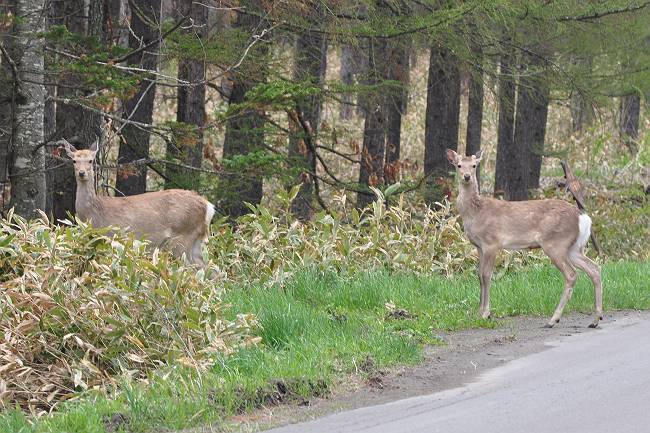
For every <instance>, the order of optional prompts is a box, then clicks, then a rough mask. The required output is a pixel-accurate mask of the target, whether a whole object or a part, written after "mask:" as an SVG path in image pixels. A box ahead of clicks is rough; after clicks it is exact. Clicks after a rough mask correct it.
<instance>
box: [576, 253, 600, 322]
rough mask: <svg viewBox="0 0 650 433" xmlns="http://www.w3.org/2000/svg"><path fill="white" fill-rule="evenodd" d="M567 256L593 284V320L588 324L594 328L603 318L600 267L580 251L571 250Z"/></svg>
mask: <svg viewBox="0 0 650 433" xmlns="http://www.w3.org/2000/svg"><path fill="white" fill-rule="evenodd" d="M569 258H570V259H571V262H572V263H573V265H574V266H575V267H577V268H578V269H581V270H583V271H584V272H585V273H586V274H587V275H588V276H589V278H590V279H591V282H592V283H593V284H594V307H595V313H594V320H593V322H591V324H590V325H589V327H590V328H595V327H596V326H598V323H599V322H600V321H601V320H602V318H603V286H602V280H601V278H600V268H599V267H598V265H597V264H596V263H594V262H593V261H592V260H591V259H590V258H589V257H587V256H585V255H584V253H583V252H582V251H578V250H572V251H571V252H570V255H569Z"/></svg>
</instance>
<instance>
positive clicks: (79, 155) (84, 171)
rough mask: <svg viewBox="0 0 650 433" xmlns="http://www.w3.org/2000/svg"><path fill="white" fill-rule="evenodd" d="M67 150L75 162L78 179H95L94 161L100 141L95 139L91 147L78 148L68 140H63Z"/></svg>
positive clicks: (75, 172) (83, 180)
mask: <svg viewBox="0 0 650 433" xmlns="http://www.w3.org/2000/svg"><path fill="white" fill-rule="evenodd" d="M63 145H64V146H65V152H66V153H67V154H68V156H69V157H70V159H71V160H72V163H73V164H74V175H75V178H76V179H77V181H81V182H87V181H89V180H91V179H94V176H95V173H94V168H93V162H94V161H95V155H97V147H98V141H95V142H94V143H93V144H92V146H90V148H89V149H83V150H77V149H76V148H75V147H74V146H73V145H72V144H70V143H69V142H68V141H67V140H65V139H64V140H63Z"/></svg>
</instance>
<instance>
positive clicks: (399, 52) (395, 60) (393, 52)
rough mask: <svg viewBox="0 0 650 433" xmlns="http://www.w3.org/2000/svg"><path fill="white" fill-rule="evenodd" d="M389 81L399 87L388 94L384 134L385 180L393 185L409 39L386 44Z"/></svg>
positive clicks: (405, 95)
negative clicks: (385, 131)
mask: <svg viewBox="0 0 650 433" xmlns="http://www.w3.org/2000/svg"><path fill="white" fill-rule="evenodd" d="M388 44H389V45H388V50H389V53H388V57H387V58H389V59H391V62H390V66H389V71H388V74H389V79H390V80H392V81H395V82H397V83H399V87H396V88H393V89H391V91H390V92H389V94H388V105H387V111H388V112H387V117H388V129H387V133H386V164H385V173H384V174H385V178H386V182H388V183H395V182H397V180H398V178H399V170H400V167H399V165H400V164H399V159H400V150H401V149H400V148H401V141H402V140H401V137H402V116H403V115H404V114H405V113H406V106H407V103H408V86H409V73H410V68H409V67H410V62H409V52H410V51H411V47H412V41H411V39H410V38H398V39H394V40H392V41H389V42H388Z"/></svg>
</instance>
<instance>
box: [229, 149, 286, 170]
mask: <svg viewBox="0 0 650 433" xmlns="http://www.w3.org/2000/svg"><path fill="white" fill-rule="evenodd" d="M282 162H284V157H283V156H282V155H278V154H277V153H272V152H269V151H266V150H256V151H253V152H250V153H247V154H243V155H234V156H233V157H231V158H224V159H222V160H221V164H222V166H223V168H224V169H225V170H226V171H232V172H240V171H251V170H252V171H256V170H258V171H262V172H268V171H273V169H274V168H275V169H278V170H281V168H280V167H281V165H280V163H282Z"/></svg>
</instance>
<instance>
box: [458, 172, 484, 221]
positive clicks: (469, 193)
mask: <svg viewBox="0 0 650 433" xmlns="http://www.w3.org/2000/svg"><path fill="white" fill-rule="evenodd" d="M456 206H457V207H458V212H459V213H460V215H461V216H462V217H463V219H466V218H468V217H471V216H472V215H473V214H474V212H476V211H477V210H478V209H479V208H480V207H481V196H480V194H479V192H478V185H477V183H476V181H474V182H470V183H468V184H466V183H464V182H462V181H461V182H460V185H459V186H458V199H457V200H456Z"/></svg>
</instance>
